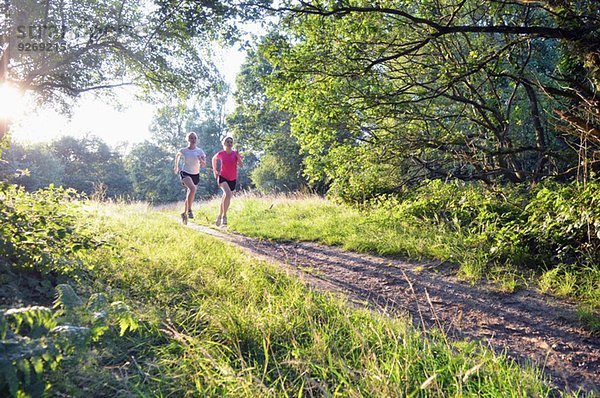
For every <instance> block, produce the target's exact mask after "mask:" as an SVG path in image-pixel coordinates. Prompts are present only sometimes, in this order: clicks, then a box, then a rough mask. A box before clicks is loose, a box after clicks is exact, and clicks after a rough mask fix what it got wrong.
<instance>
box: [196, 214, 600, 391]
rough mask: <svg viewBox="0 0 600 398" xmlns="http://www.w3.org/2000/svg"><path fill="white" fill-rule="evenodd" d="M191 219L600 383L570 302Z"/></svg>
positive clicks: (390, 306)
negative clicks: (478, 284) (490, 287)
mask: <svg viewBox="0 0 600 398" xmlns="http://www.w3.org/2000/svg"><path fill="white" fill-rule="evenodd" d="M188 226H189V227H190V228H193V229H194V230H197V231H199V232H202V233H205V234H209V235H212V236H215V237H217V238H219V239H222V240H225V241H228V242H231V243H234V244H236V245H238V246H240V247H242V248H243V249H245V250H247V251H249V252H250V253H251V254H252V255H254V256H258V257H261V258H263V259H266V260H268V261H270V262H275V263H278V264H280V265H282V266H284V267H286V268H287V269H288V270H291V271H292V272H294V273H295V274H297V275H299V276H300V277H301V278H302V279H303V280H304V281H305V282H306V283H308V284H309V285H311V286H313V287H315V288H317V289H321V290H327V291H338V292H343V293H344V294H346V295H347V296H348V298H349V299H350V300H351V301H354V302H359V303H363V304H364V303H365V302H367V303H368V305H370V306H372V307H377V308H379V309H381V310H383V311H385V312H386V313H405V312H409V313H410V315H411V316H412V318H413V319H414V320H415V323H417V324H418V325H420V326H422V325H424V327H426V328H428V327H431V326H433V325H438V326H439V327H441V328H442V329H444V330H446V331H447V333H448V334H449V335H450V336H454V337H457V338H474V339H479V340H482V341H485V342H486V343H487V344H489V346H491V347H492V348H494V349H495V350H497V351H502V350H507V352H508V353H509V355H510V356H511V357H513V358H515V359H517V360H519V361H533V362H535V363H537V364H540V365H542V366H544V364H545V366H544V368H545V370H546V371H547V372H548V373H549V374H550V375H551V376H552V378H553V380H554V382H555V384H556V385H557V387H558V388H560V389H567V390H574V391H576V390H577V389H579V388H582V389H583V390H584V391H594V392H596V393H598V392H599V390H600V338H599V337H594V336H592V335H590V333H588V332H586V331H585V330H583V329H582V328H580V327H578V326H577V319H576V315H575V307H574V306H572V305H570V304H567V303H564V302H560V301H558V300H555V299H553V298H552V297H548V296H544V295H541V294H538V293H536V292H533V291H519V292H517V293H511V294H504V293H499V292H495V291H491V290H487V289H485V288H479V287H473V286H471V285H468V284H465V283H463V282H460V281H458V280H457V279H456V278H454V277H453V275H454V271H453V270H448V268H447V267H445V268H441V267H437V266H436V265H435V264H426V263H412V262H411V263H409V262H405V261H402V260H395V259H389V258H382V257H377V256H372V255H366V254H357V253H352V252H346V251H343V250H341V249H338V248H335V247H329V246H324V245H320V244H316V243H308V242H293V243H280V242H271V241H265V240H259V239H253V238H248V237H245V236H242V235H238V234H233V233H229V232H226V231H223V230H216V229H212V228H207V227H203V226H199V225H195V224H190V225H188Z"/></svg>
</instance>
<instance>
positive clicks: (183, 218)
mask: <svg viewBox="0 0 600 398" xmlns="http://www.w3.org/2000/svg"><path fill="white" fill-rule="evenodd" d="M187 220H188V216H187V214H186V213H185V212H183V213H181V222H182V223H183V225H187Z"/></svg>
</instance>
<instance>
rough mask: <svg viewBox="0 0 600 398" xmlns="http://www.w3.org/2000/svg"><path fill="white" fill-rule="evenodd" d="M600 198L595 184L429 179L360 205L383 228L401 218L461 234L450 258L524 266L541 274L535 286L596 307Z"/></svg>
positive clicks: (599, 292)
mask: <svg viewBox="0 0 600 398" xmlns="http://www.w3.org/2000/svg"><path fill="white" fill-rule="evenodd" d="M599 204H600V183H598V182H590V183H588V184H586V185H585V186H583V185H578V184H576V183H570V184H558V183H552V182H546V183H543V184H540V185H538V186H536V187H532V188H531V189H530V190H525V189H524V188H523V187H519V186H504V187H501V188H496V189H490V188H488V187H485V186H483V185H482V184H477V183H464V182H443V181H429V182H427V183H426V184H425V185H423V186H421V187H420V188H417V189H415V190H413V191H411V192H408V193H406V194H405V195H404V196H403V197H398V196H392V195H387V196H385V195H382V196H380V197H378V198H376V199H373V200H371V201H370V202H369V203H368V205H367V207H368V208H369V209H370V210H371V212H372V213H373V214H374V215H375V217H376V218H379V219H385V220H386V224H387V226H388V227H390V226H391V227H393V226H394V225H406V224H407V223H408V224H409V225H417V226H419V225H421V226H428V227H431V228H429V229H427V230H434V231H437V232H436V233H438V234H454V235H457V236H461V239H462V241H463V242H465V247H466V248H469V250H468V253H466V252H464V251H463V253H462V254H460V255H459V258H457V259H456V260H457V261H458V262H460V263H461V265H463V266H465V267H467V266H469V264H472V263H476V264H479V265H478V267H484V268H486V267H494V268H496V269H498V268H502V269H505V270H506V269H507V267H508V268H513V269H518V270H520V272H522V271H523V270H524V269H529V270H531V271H533V272H534V273H537V274H538V275H541V276H542V278H541V279H540V287H541V288H542V290H544V291H548V290H549V291H552V292H554V293H555V294H558V295H560V296H568V297H587V299H586V300H587V301H589V302H590V303H595V304H592V305H597V304H598V303H600V287H598V286H596V285H597V282H596V283H595V284H594V283H593V282H592V281H593V280H594V278H596V279H595V280H596V281H597V275H598V274H599V273H600V270H599V259H600V206H599ZM459 251H460V250H459ZM461 256H462V257H461ZM473 256H475V257H476V258H475V259H474V258H473ZM485 273H486V270H485V269H480V270H478V271H477V272H469V274H470V275H480V276H481V275H484V274H485Z"/></svg>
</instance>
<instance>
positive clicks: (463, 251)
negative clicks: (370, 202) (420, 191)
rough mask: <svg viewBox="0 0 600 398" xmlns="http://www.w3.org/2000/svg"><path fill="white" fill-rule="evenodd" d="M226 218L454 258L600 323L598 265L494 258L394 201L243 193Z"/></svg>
mask: <svg viewBox="0 0 600 398" xmlns="http://www.w3.org/2000/svg"><path fill="white" fill-rule="evenodd" d="M218 204H219V201H218V199H215V200H211V201H209V202H202V203H200V205H199V206H197V209H196V217H197V218H196V220H195V222H198V223H203V224H210V223H212V222H213V220H214V218H215V215H216V214H217V209H218ZM228 221H229V227H228V228H229V230H232V231H236V232H239V233H241V234H244V235H248V236H252V237H257V238H266V239H272V240H299V241H316V242H320V243H324V244H328V245H338V246H341V247H343V248H344V249H347V250H353V251H358V252H370V253H376V254H380V255H393V256H394V255H395V256H402V257H407V258H411V259H415V260H423V259H429V260H437V261H441V262H447V263H449V264H458V265H459V277H462V278H463V279H465V280H469V281H471V282H472V283H477V282H479V281H481V280H486V281H490V282H493V283H494V285H495V286H496V287H497V288H498V289H500V290H503V291H508V292H510V291H514V290H516V289H518V288H520V287H523V286H537V287H538V288H539V289H540V290H541V291H542V292H548V293H552V294H555V295H557V296H559V297H564V298H571V299H576V300H577V301H579V302H580V303H581V306H580V307H581V313H582V314H584V315H585V316H582V317H581V319H582V320H583V321H584V322H585V323H587V325H588V327H590V328H591V329H592V330H593V331H596V332H598V331H600V329H599V328H598V322H599V320H598V319H599V318H598V315H597V314H598V311H599V310H600V285H599V284H598V280H599V278H600V268H598V267H593V266H587V267H580V268H579V269H577V273H574V271H573V270H572V269H562V268H561V267H557V268H552V269H551V270H549V271H546V272H540V271H537V270H534V269H530V268H527V267H523V266H516V265H513V264H511V263H510V261H505V262H500V263H497V262H496V263H491V262H490V255H491V254H490V253H493V249H492V248H491V245H490V243H489V242H487V241H486V240H485V239H484V238H483V237H482V236H480V235H478V236H474V235H472V234H470V233H469V232H468V231H465V230H463V229H461V228H458V227H457V226H455V225H451V226H446V225H444V224H443V223H433V222H425V221H422V220H415V219H408V218H407V219H404V218H398V216H397V214H394V210H393V209H386V208H385V207H380V208H377V207H373V208H371V209H369V210H360V209H357V208H353V207H350V206H346V205H342V204H337V203H333V202H331V201H328V200H326V199H323V198H320V197H316V196H302V195H301V196H283V195H280V196H271V197H269V196H267V197H254V196H251V195H240V196H238V197H235V198H234V199H233V200H232V203H231V207H230V211H229V220H228Z"/></svg>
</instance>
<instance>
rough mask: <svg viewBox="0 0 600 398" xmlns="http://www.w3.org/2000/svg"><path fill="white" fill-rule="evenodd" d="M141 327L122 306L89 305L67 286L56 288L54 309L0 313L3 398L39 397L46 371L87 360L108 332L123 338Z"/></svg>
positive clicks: (92, 301) (100, 300)
mask: <svg viewBox="0 0 600 398" xmlns="http://www.w3.org/2000/svg"><path fill="white" fill-rule="evenodd" d="M137 327H138V323H137V321H136V320H135V318H134V316H133V314H132V313H131V311H130V310H129V307H128V306H127V305H126V304H125V303H124V302H122V301H115V302H112V303H111V302H110V301H109V300H108V298H107V296H106V295H104V294H103V293H97V294H94V295H92V296H91V297H90V298H89V300H88V301H87V303H86V304H84V301H83V300H82V299H81V298H80V297H79V296H78V295H77V293H75V291H74V290H73V288H72V287H71V286H69V285H67V284H62V285H58V286H57V287H56V300H55V302H54V308H53V309H50V308H47V307H41V306H32V307H24V308H12V309H9V310H7V311H0V396H12V397H17V396H23V395H24V396H31V397H41V396H43V395H44V393H45V391H46V390H47V389H48V388H49V386H48V384H47V382H46V377H45V376H46V375H47V373H48V372H51V371H54V370H56V369H57V367H58V366H59V364H60V362H61V360H62V359H63V358H65V357H66V356H71V357H72V356H77V355H85V353H86V352H88V351H89V347H90V344H91V343H94V342H97V341H99V340H100V339H101V337H102V336H103V335H104V334H105V333H106V332H107V331H109V330H111V329H114V330H117V329H118V330H119V335H120V336H122V335H124V334H125V333H126V332H127V331H133V330H135V329H137Z"/></svg>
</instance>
